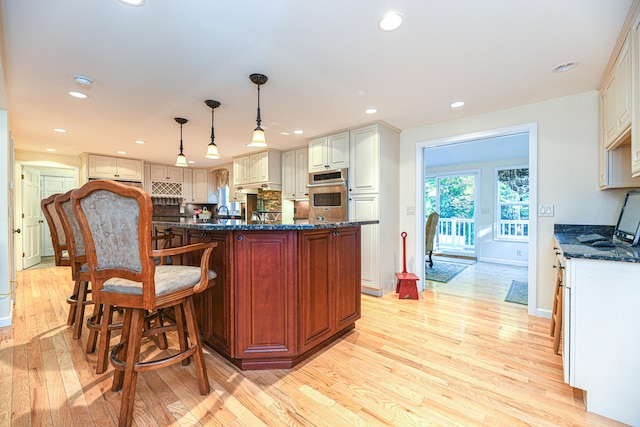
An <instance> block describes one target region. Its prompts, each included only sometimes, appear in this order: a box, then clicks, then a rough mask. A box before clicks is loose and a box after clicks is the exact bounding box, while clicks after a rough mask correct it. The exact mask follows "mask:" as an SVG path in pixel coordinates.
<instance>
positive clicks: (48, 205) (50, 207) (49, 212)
mask: <svg viewBox="0 0 640 427" xmlns="http://www.w3.org/2000/svg"><path fill="white" fill-rule="evenodd" d="M59 195H60V193H56V194H52V195H51V196H49V197H47V198H46V199H42V201H41V202H40V207H41V208H42V213H43V214H44V218H45V220H46V221H47V225H48V226H49V233H50V235H51V244H52V245H53V258H54V261H55V264H56V266H58V267H59V266H69V265H71V260H70V259H69V254H68V252H67V241H66V236H65V233H64V230H63V228H62V222H61V221H60V218H59V217H58V213H57V212H56V210H55V207H54V204H53V202H54V200H55V198H56V197H57V196H59Z"/></svg>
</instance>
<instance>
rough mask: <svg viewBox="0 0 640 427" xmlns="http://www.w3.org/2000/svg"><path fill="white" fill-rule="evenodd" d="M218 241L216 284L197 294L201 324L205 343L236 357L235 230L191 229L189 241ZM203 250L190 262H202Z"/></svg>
mask: <svg viewBox="0 0 640 427" xmlns="http://www.w3.org/2000/svg"><path fill="white" fill-rule="evenodd" d="M208 242H218V246H217V247H216V248H215V249H214V250H213V253H212V254H211V259H210V264H209V265H210V267H209V268H210V269H212V270H213V271H215V272H216V274H217V277H216V281H215V285H214V286H209V287H208V288H207V289H206V290H205V291H203V292H202V293H200V294H197V295H195V296H194V302H195V307H196V316H197V319H198V325H199V326H200V330H201V332H202V337H203V340H204V342H205V343H207V344H208V345H210V346H211V347H213V348H215V349H216V350H217V351H219V352H220V353H222V354H225V355H227V356H230V357H233V354H232V352H231V351H232V348H231V329H232V324H231V322H232V316H231V313H233V310H234V307H233V299H232V297H231V292H232V289H231V280H232V279H231V265H230V263H229V262H226V260H228V259H230V254H231V253H232V251H233V240H232V233H230V232H227V231H222V232H215V231H214V232H202V231H197V230H187V244H192V243H208ZM201 255H202V252H201V251H200V252H192V253H189V265H200V257H201Z"/></svg>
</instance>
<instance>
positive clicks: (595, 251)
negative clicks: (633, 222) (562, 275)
mask: <svg viewBox="0 0 640 427" xmlns="http://www.w3.org/2000/svg"><path fill="white" fill-rule="evenodd" d="M613 229H614V227H613V226H612V225H576V224H554V227H553V234H554V237H555V238H556V240H557V242H558V244H559V245H560V250H561V251H562V253H563V255H564V257H565V258H582V259H596V260H602V261H621V262H639V263H640V246H630V245H628V244H626V243H624V242H619V241H613V242H614V246H612V247H594V246H592V244H591V243H580V242H579V241H578V236H582V235H587V234H593V233H595V234H600V235H601V236H603V237H606V238H607V239H609V240H611V239H612V238H613Z"/></svg>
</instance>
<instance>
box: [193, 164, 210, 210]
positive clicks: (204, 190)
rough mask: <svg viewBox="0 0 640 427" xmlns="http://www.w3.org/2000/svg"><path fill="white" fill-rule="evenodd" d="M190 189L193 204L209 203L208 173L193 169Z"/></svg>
mask: <svg viewBox="0 0 640 427" xmlns="http://www.w3.org/2000/svg"><path fill="white" fill-rule="evenodd" d="M191 189H192V190H191V191H192V195H193V201H194V202H195V203H207V202H208V201H209V171H207V170H206V169H193V179H192V181H191Z"/></svg>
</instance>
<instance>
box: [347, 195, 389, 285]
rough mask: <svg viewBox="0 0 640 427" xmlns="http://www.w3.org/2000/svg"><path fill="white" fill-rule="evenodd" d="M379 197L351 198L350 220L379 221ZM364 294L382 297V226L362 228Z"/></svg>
mask: <svg viewBox="0 0 640 427" xmlns="http://www.w3.org/2000/svg"><path fill="white" fill-rule="evenodd" d="M379 210H380V209H379V196H378V195H377V194H358V195H353V196H350V197H349V219H350V220H351V221H369V220H377V219H378V218H379V217H380V216H379ZM360 239H361V253H360V259H361V263H362V264H361V266H362V269H361V272H360V280H361V284H362V292H364V293H367V294H371V295H375V296H382V295H383V286H382V283H381V282H380V275H381V271H380V268H379V267H380V224H370V225H363V226H362V227H361V228H360Z"/></svg>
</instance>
